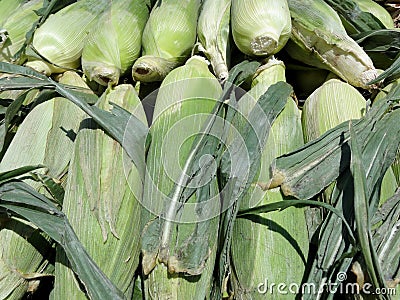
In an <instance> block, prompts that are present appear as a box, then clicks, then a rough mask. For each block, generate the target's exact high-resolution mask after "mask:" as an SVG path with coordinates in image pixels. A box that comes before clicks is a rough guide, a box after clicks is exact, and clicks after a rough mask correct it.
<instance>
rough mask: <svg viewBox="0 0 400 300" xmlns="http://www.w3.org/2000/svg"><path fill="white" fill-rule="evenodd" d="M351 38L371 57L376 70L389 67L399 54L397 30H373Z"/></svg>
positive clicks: (399, 46) (399, 45) (399, 44)
mask: <svg viewBox="0 0 400 300" xmlns="http://www.w3.org/2000/svg"><path fill="white" fill-rule="evenodd" d="M352 38H353V39H354V40H355V41H356V42H357V43H358V44H359V45H360V46H361V47H362V48H363V49H364V51H365V52H366V53H367V54H368V55H369V56H370V57H371V59H372V60H373V62H374V66H375V67H376V68H380V69H386V68H388V67H390V65H392V63H393V62H394V61H395V60H396V57H397V56H398V55H399V53H400V31H399V30H394V29H381V30H373V31H368V32H363V33H360V34H356V35H353V36H352Z"/></svg>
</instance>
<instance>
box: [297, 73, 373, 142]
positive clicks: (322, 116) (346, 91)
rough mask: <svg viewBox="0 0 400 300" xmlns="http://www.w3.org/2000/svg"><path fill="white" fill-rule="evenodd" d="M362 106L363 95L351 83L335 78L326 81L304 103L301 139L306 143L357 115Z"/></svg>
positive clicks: (362, 109) (363, 102) (360, 114)
mask: <svg viewBox="0 0 400 300" xmlns="http://www.w3.org/2000/svg"><path fill="white" fill-rule="evenodd" d="M366 107H367V103H366V101H365V99H364V97H363V96H362V95H361V94H360V92H358V91H357V90H356V89H355V88H354V87H352V86H351V85H349V84H347V83H345V82H343V81H340V80H337V79H331V80H328V81H326V82H325V83H324V84H323V85H322V86H320V87H319V88H318V89H316V90H315V91H314V93H312V94H311V95H310V96H309V97H308V98H307V100H306V101H305V102H304V106H303V114H302V124H303V132H304V141H305V142H306V143H308V142H309V141H312V140H314V139H316V138H318V137H319V136H321V135H322V134H323V133H325V132H326V131H328V130H329V129H332V128H333V127H335V126H336V125H339V124H340V123H342V122H344V121H347V120H351V119H359V118H361V117H362V116H363V115H364V114H365V110H366Z"/></svg>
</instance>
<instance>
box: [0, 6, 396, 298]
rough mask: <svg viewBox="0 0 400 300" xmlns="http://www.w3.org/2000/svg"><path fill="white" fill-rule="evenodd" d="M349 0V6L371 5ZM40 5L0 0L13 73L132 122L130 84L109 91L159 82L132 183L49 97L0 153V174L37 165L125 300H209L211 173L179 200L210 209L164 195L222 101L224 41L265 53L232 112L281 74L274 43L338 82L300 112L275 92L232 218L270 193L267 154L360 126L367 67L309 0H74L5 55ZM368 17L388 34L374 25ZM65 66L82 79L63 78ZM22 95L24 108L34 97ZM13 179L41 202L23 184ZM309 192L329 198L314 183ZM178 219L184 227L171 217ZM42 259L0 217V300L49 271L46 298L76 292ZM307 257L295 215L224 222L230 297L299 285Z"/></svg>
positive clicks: (331, 17)
mask: <svg viewBox="0 0 400 300" xmlns="http://www.w3.org/2000/svg"><path fill="white" fill-rule="evenodd" d="M364 1H365V0H364ZM153 2H155V3H153ZM361 2H363V1H360V8H363V9H365V10H367V9H371V7H373V6H374V5H376V3H374V2H373V1H371V2H370V3H369V5H367V6H362V4H361ZM42 4H43V3H42V1H39V0H31V1H28V2H26V3H25V1H8V0H0V7H1V6H3V5H4V9H3V10H0V14H2V13H3V12H4V16H8V14H9V15H10V17H2V16H1V15H0V25H1V27H2V28H4V30H3V31H2V32H0V34H1V38H2V40H1V43H0V49H1V53H2V58H1V60H2V61H8V62H11V61H12V62H14V63H25V61H26V63H25V65H26V66H28V67H31V68H33V69H35V70H37V71H39V72H41V73H44V74H46V75H48V76H50V75H52V74H53V75H54V74H56V73H62V75H61V76H60V78H57V80H59V81H60V82H61V83H64V84H68V85H72V86H75V87H79V88H80V89H83V90H84V91H87V92H89V93H93V91H92V90H91V89H90V88H89V85H92V84H93V83H92V82H91V81H95V82H97V83H98V84H100V85H103V86H108V88H107V89H106V90H105V91H104V93H102V95H101V97H100V98H99V101H98V102H97V103H96V104H95V105H96V106H97V107H99V108H100V109H102V110H105V111H109V110H110V109H111V107H112V105H114V104H116V105H118V106H121V107H123V108H124V109H126V110H127V111H129V112H130V113H132V114H133V115H135V116H136V117H137V118H138V119H139V120H140V121H141V122H142V123H143V124H146V126H147V120H146V116H145V112H144V109H143V105H142V104H141V103H140V100H141V99H140V98H139V96H138V92H137V91H136V90H135V89H134V87H133V86H132V85H130V84H120V82H121V78H123V77H125V78H128V79H127V81H129V80H130V78H129V77H132V78H133V79H134V80H135V81H141V82H153V81H160V82H161V86H160V90H159V92H158V95H157V97H156V104H155V107H154V114H153V116H152V118H153V122H152V124H151V127H150V130H149V136H150V137H151V143H150V145H149V146H148V147H149V148H148V149H147V152H146V153H147V156H146V165H147V170H146V173H145V174H143V173H142V172H141V171H140V170H139V169H138V168H137V166H135V165H134V164H133V163H132V162H130V161H127V160H126V157H124V150H123V149H122V147H121V145H119V144H118V142H117V141H115V140H113V139H112V138H111V137H110V136H108V135H107V134H106V133H104V131H102V130H101V129H100V128H99V127H97V125H96V124H95V122H94V121H93V120H92V119H90V118H88V116H86V115H85V114H84V113H83V112H82V111H80V110H79V109H78V108H77V107H75V106H74V105H73V104H71V103H70V102H68V101H67V100H66V99H64V98H60V97H57V98H53V99H52V100H50V101H47V102H44V103H41V104H39V105H37V106H36V107H35V108H34V109H33V110H32V111H31V112H30V113H29V114H28V116H27V117H26V118H25V120H24V121H23V123H22V124H21V125H20V126H19V128H18V130H17V132H16V135H15V137H14V138H13V140H12V142H11V143H10V145H9V146H8V148H7V150H6V151H5V154H4V155H3V156H2V157H0V159H1V166H0V172H2V171H5V170H10V169H14V168H17V167H21V166H25V165H34V164H43V165H45V166H46V169H45V170H44V171H43V172H44V173H45V174H46V175H48V176H50V177H51V178H53V179H55V180H57V181H58V182H60V183H61V184H62V185H63V187H65V190H66V193H65V196H64V199H63V203H62V210H63V211H64V212H65V214H66V215H67V217H68V219H69V221H70V223H71V225H72V226H73V228H74V230H75V232H76V233H77V236H78V237H79V239H80V241H81V243H82V244H83V245H84V247H85V249H86V250H87V251H88V253H89V255H90V256H91V257H92V258H93V259H94V261H95V262H96V264H97V265H98V266H99V267H100V268H101V269H102V270H103V272H104V273H105V274H106V275H107V276H108V277H109V278H110V279H111V281H112V282H113V283H114V284H115V285H116V286H117V288H118V289H120V290H121V291H122V293H123V294H124V296H125V297H126V299H136V298H137V297H140V298H141V297H143V298H145V299H209V298H210V290H211V288H212V285H213V281H214V279H213V276H214V275H215V274H214V270H215V264H216V262H215V257H216V254H217V251H218V243H217V241H218V222H219V217H218V214H216V215H213V213H214V212H215V211H217V212H219V209H220V205H221V202H220V201H223V199H219V194H218V192H219V190H218V188H219V186H218V180H217V179H216V178H213V179H212V181H211V182H210V183H208V185H207V187H206V188H209V189H210V191H209V193H210V199H198V195H197V194H196V193H195V192H194V193H193V195H192V196H191V197H190V198H189V200H188V203H189V204H195V203H198V202H202V201H206V200H208V203H207V205H209V210H210V211H200V210H199V209H197V210H195V212H193V211H190V212H186V211H185V209H186V208H185V207H180V206H179V205H180V203H179V201H178V199H176V198H174V197H175V195H174V194H170V193H171V191H175V190H176V189H175V187H176V186H177V185H178V186H179V184H181V180H182V178H183V177H182V174H184V175H186V174H185V171H187V168H186V167H187V165H186V163H187V161H190V155H191V152H190V151H191V149H192V147H193V145H194V141H195V138H196V135H197V134H198V133H199V132H200V131H201V129H202V128H203V126H204V124H205V123H206V121H207V118H208V116H209V115H210V114H211V113H212V110H213V108H214V106H215V104H216V103H217V101H218V99H219V97H220V96H221V95H222V88H221V85H220V83H223V82H224V81H225V80H226V79H227V77H228V70H229V69H230V67H231V65H230V64H231V60H232V61H233V59H232V57H231V48H233V44H232V41H231V40H230V35H232V38H233V42H234V44H235V45H236V46H237V48H238V49H239V50H240V51H241V52H243V53H244V54H246V55H248V56H249V57H255V58H260V59H265V61H264V62H265V64H264V65H263V66H262V67H260V68H259V69H258V70H257V73H256V74H255V75H254V77H253V78H252V80H253V81H252V84H251V86H252V87H251V89H250V90H249V91H248V93H246V96H245V97H243V98H242V99H241V100H240V101H239V104H238V105H239V106H238V111H239V112H240V113H241V114H243V116H244V117H247V116H248V114H249V113H250V111H251V109H252V108H253V107H254V106H255V105H256V101H257V100H258V99H259V98H260V97H261V96H262V95H263V94H264V93H265V92H266V91H267V90H268V88H269V87H270V86H271V85H273V84H274V83H277V82H280V81H286V78H285V65H284V63H283V62H282V61H279V60H277V59H274V58H270V57H271V56H272V55H274V54H279V52H280V51H281V50H282V49H285V51H286V52H287V53H289V55H290V56H291V57H293V58H295V59H298V60H301V61H303V62H305V63H307V64H309V65H312V66H316V67H318V68H321V69H324V70H328V71H330V72H332V73H333V74H335V75H336V76H338V79H330V80H327V81H325V82H324V84H323V85H321V86H320V87H318V88H317V89H316V90H315V91H314V92H313V93H312V94H311V95H310V96H309V97H308V98H307V99H306V100H305V103H304V106H303V110H302V111H301V110H300V109H299V108H298V105H297V103H296V102H295V100H294V99H293V98H289V99H287V104H286V106H285V108H284V110H283V111H282V112H281V113H280V115H279V116H278V118H277V119H276V121H275V122H274V123H273V124H272V128H271V133H270V136H269V137H268V140H267V142H266V145H265V147H264V149H262V158H261V160H262V162H261V168H260V170H259V171H258V173H259V176H258V177H257V181H256V182H253V184H252V185H251V188H250V189H249V190H248V191H246V195H245V197H244V199H243V200H242V203H240V207H241V208H242V209H246V208H249V207H252V206H255V205H259V204H266V203H273V202H276V201H280V200H283V199H286V198H285V196H283V194H282V193H281V190H280V189H279V188H275V189H270V190H268V182H269V180H270V175H269V169H270V165H271V163H272V161H273V160H274V159H275V158H276V157H278V156H280V155H283V154H285V153H288V152H290V151H292V150H295V149H296V148H298V147H300V146H301V145H302V144H304V143H306V142H309V141H311V140H314V139H316V138H318V137H319V136H320V135H322V134H323V133H324V132H325V131H327V130H329V129H331V128H333V127H335V126H336V125H338V124H340V123H341V122H343V121H346V120H349V119H358V118H360V117H361V116H362V115H363V114H364V112H365V108H366V106H367V103H366V101H365V99H364V97H363V96H362V95H361V94H360V93H359V92H358V91H357V90H356V89H355V88H354V87H353V86H355V87H359V88H364V89H369V88H370V87H369V86H368V85H367V83H368V82H369V81H370V80H371V79H374V78H375V77H376V76H377V73H378V70H377V69H376V68H375V67H374V65H373V62H372V60H371V59H370V58H369V56H368V55H367V54H366V53H365V52H364V51H363V49H362V48H361V47H360V46H358V44H357V43H356V42H355V41H354V40H353V39H352V38H351V37H350V36H349V35H348V33H347V32H346V29H347V28H345V27H344V26H343V25H342V21H341V19H340V18H339V16H338V15H337V13H336V12H335V11H334V10H333V9H332V8H331V7H330V6H329V5H328V4H326V2H324V1H322V0H302V1H298V0H288V1H278V0H273V1H255V0H252V1H246V2H245V1H243V0H204V1H200V0H181V1H173V0H158V1H150V0H129V1H127V0H124V1H123V0H113V1H111V0H96V1H95V0H80V1H77V2H74V3H72V4H70V5H68V6H66V7H65V8H63V9H62V10H60V11H58V12H57V13H55V14H53V15H50V17H49V18H48V19H47V20H46V21H45V22H44V23H43V24H42V25H41V26H40V27H39V28H38V29H36V30H35V33H34V36H33V40H32V43H31V46H32V47H31V48H32V49H31V50H29V51H27V52H26V55H25V56H22V57H21V58H20V59H19V60H17V61H15V60H14V59H15V57H14V56H15V54H16V53H17V51H18V50H19V48H20V47H21V46H22V45H23V43H24V41H25V34H26V33H27V32H28V31H29V30H31V27H32V26H31V25H32V24H33V23H34V22H35V21H37V20H38V19H39V16H38V15H37V14H36V13H35V12H34V10H37V9H39V8H40V7H41V5H42ZM6 7H7V8H9V10H8V12H6V11H7V10H6ZM378 7H380V6H378ZM11 12H13V13H11ZM382 15H383V16H384V17H387V15H386V14H385V12H382ZM1 18H4V21H3V19H1ZM384 20H385V21H384V24H385V25H386V26H387V27H388V28H390V27H392V25H393V24H392V22H391V19H390V18H389V19H384ZM59 24H63V25H62V26H59ZM196 40H198V43H197V47H198V50H200V52H202V53H204V55H205V56H206V57H207V59H208V60H209V61H210V65H211V68H209V65H208V62H207V60H205V59H204V58H203V57H200V56H192V57H191V58H189V57H190V56H191V53H192V52H193V51H194V49H196ZM80 67H81V70H82V72H83V73H84V74H85V77H84V78H81V77H80V76H79V75H78V74H77V73H75V72H72V71H66V70H69V69H79V68H80ZM210 69H211V71H210ZM127 75H128V76H127ZM130 75H131V76H130ZM331 76H332V77H334V75H331ZM340 79H341V80H343V81H341V80H340ZM141 87H142V86H141V85H140V86H139V88H141ZM35 92H36V91H35V90H34V91H31V92H30V93H31V94H29V96H27V97H26V99H25V104H29V101H32V99H35V97H36V94H35ZM0 98H2V99H6V98H16V96H13V95H6V94H1V96H0ZM349 107H351V109H349ZM238 126H240V125H238ZM149 139H150V138H149ZM177 146H179V147H180V148H179V149H176V147H177ZM27 182H28V183H29V184H31V185H32V186H33V187H35V188H37V189H39V190H41V191H42V192H43V193H47V191H44V190H43V188H42V187H41V186H40V185H39V184H37V183H36V182H33V181H27ZM383 184H384V185H385V186H386V188H384V189H382V195H381V199H382V202H383V201H384V200H386V199H387V198H389V197H390V196H391V195H393V193H394V190H395V189H396V187H397V186H398V181H397V182H396V180H395V176H394V174H393V172H392V170H390V171H389V172H388V173H387V176H386V177H385V180H384V183H383ZM325 194H326V195H325V197H329V189H326V190H325ZM60 205H61V204H60ZM185 213H189V214H191V215H190V216H191V217H192V218H194V220H200V221H198V222H197V223H185V221H182V220H183V219H184V217H185V216H186V215H185ZM186 217H187V216H186ZM179 221H182V222H181V223H179ZM16 249H18V251H17V250H16ZM55 252H56V257H55V262H54V258H52V257H51V255H49V253H52V254H53V255H54V245H52V243H51V240H50V239H49V237H48V236H46V235H45V234H43V233H42V232H40V231H39V230H38V229H37V228H35V227H34V226H33V225H32V224H30V223H29V222H26V221H23V220H22V219H18V218H10V219H6V221H3V220H2V219H1V218H0V299H21V298H22V297H23V295H24V294H25V293H26V292H34V291H35V290H36V288H37V287H38V285H39V283H40V280H41V279H42V278H47V277H52V276H54V278H55V282H54V289H53V290H52V292H51V298H52V299H63V298H71V299H86V298H87V293H86V291H85V287H84V286H82V284H81V282H80V281H79V278H77V277H76V276H75V274H74V272H73V270H72V268H71V266H70V265H69V263H68V260H67V258H66V256H65V254H64V253H63V251H62V249H61V248H57V249H56V251H55ZM308 252H309V233H308V228H307V222H306V215H305V209H303V208H291V209H287V210H285V211H283V212H274V213H268V214H258V215H255V216H254V218H247V219H237V220H236V221H235V226H234V230H233V236H232V247H231V269H232V273H231V276H230V278H229V285H230V289H231V290H232V294H233V295H234V297H237V299H265V295H264V294H262V293H260V290H259V289H258V288H259V284H260V283H261V284H264V283H265V282H264V280H265V279H266V278H268V280H270V281H271V282H292V283H298V284H300V283H301V281H302V280H303V279H304V278H303V276H304V272H305V270H306V264H307V257H308ZM22 258H23V259H22ZM138 278H141V284H140V285H141V289H142V291H141V292H139V294H138V290H137V285H138V284H137V283H135V281H136V280H138ZM227 290H229V288H227ZM274 297H275V298H274ZM286 297H287V299H294V296H293V295H286ZM283 298H284V296H283V295H279V294H278V295H272V296H271V299H283ZM285 299H286V298H285Z"/></svg>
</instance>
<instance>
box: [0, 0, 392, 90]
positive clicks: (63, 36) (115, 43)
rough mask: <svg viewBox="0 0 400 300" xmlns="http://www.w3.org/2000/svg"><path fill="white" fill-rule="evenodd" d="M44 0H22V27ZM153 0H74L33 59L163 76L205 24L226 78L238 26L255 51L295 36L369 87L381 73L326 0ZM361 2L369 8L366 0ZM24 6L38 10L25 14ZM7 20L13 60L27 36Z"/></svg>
mask: <svg viewBox="0 0 400 300" xmlns="http://www.w3.org/2000/svg"><path fill="white" fill-rule="evenodd" d="M3 2H4V1H3ZM37 2H40V1H30V2H29V3H27V4H24V6H22V7H18V11H19V12H20V13H19V15H18V14H16V15H14V16H12V17H11V18H10V20H7V22H12V21H13V19H17V20H18V21H19V22H20V23H21V21H23V22H22V23H24V24H22V23H21V24H19V26H21V27H22V26H24V28H23V29H21V30H19V29H18V31H19V32H22V33H23V32H25V33H26V32H27V31H28V30H29V29H30V27H29V24H28V22H29V21H30V22H32V20H34V18H35V17H36V18H37V16H36V15H35V14H34V13H33V10H34V9H35V7H36V6H35V7H30V6H31V5H34V3H35V4H36V3H37ZM5 4H6V3H5ZM371 5H372V6H373V7H375V6H378V7H379V8H380V6H379V5H377V4H376V3H374V2H373V1H371V3H370V5H369V8H368V9H369V10H371V9H372V8H373V7H372V8H371ZM25 6H26V7H25ZM150 7H151V3H150V0H130V1H106V0H101V1H93V0H81V1H78V2H76V3H73V4H71V5H68V6H67V7H65V8H64V9H62V10H61V11H59V12H57V13H56V14H54V15H51V16H50V17H49V18H48V20H46V22H45V23H44V24H43V25H42V26H40V28H38V29H37V30H36V31H35V34H34V37H33V43H32V46H33V49H34V53H32V52H31V55H30V56H29V57H28V63H27V66H30V67H32V68H34V69H36V70H38V71H40V72H43V73H45V74H46V75H50V74H52V73H58V72H62V71H64V70H66V69H74V68H78V67H79V66H80V65H82V69H83V71H84V72H85V74H86V75H87V76H88V78H89V79H90V80H95V81H97V82H98V83H100V84H102V85H107V84H108V83H110V84H112V85H115V84H117V83H118V82H119V78H120V77H121V76H122V75H126V73H127V72H128V71H130V69H131V68H132V76H133V78H134V79H135V80H138V81H144V82H149V81H160V80H162V79H163V78H164V77H165V75H166V74H168V72H170V71H171V70H172V69H173V68H175V67H177V66H179V65H182V64H183V63H184V62H185V60H186V59H187V58H188V57H189V56H190V53H191V49H192V48H193V46H194V44H195V42H196V31H197V32H198V37H199V42H200V49H201V50H203V51H204V53H205V54H206V55H207V57H208V58H209V59H210V61H211V64H212V66H213V69H214V71H215V73H216V75H217V77H219V78H220V79H221V80H224V79H225V78H226V72H227V70H228V66H229V55H228V54H227V53H229V49H228V47H230V43H229V38H228V36H229V32H230V26H231V29H232V36H233V39H234V42H235V44H236V45H237V47H238V48H239V49H240V50H241V51H242V52H243V53H245V54H248V55H250V56H258V57H265V56H270V55H273V54H275V53H277V52H279V51H280V50H281V49H282V48H283V47H284V46H285V45H286V44H287V42H288V41H289V40H290V42H289V45H288V46H287V47H286V50H287V51H288V52H289V54H290V55H291V56H293V57H294V58H297V59H300V60H302V61H305V62H307V63H309V64H311V65H314V66H318V67H321V68H325V69H328V70H331V71H332V72H334V73H335V74H337V75H338V76H339V77H340V78H342V79H343V80H345V81H347V82H349V83H350V84H352V85H354V86H358V87H364V88H365V87H366V83H367V82H368V81H370V80H371V79H373V78H375V77H376V72H377V71H376V70H375V68H374V66H373V63H372V61H371V59H370V58H369V57H368V55H366V54H365V52H364V51H363V50H362V49H361V48H360V47H359V46H358V45H357V43H355V42H354V40H352V39H351V38H350V37H349V36H348V35H347V33H346V31H345V28H344V27H343V25H342V22H341V20H340V18H339V16H338V15H337V13H336V12H335V11H334V10H333V9H332V8H331V7H330V6H329V5H328V4H326V3H325V2H324V1H323V0H317V1H295V0H290V1H269V2H268V3H265V2H262V1H261V2H260V1H252V2H249V3H248V2H246V3H245V2H243V1H239V0H231V1H227V0H225V1H205V2H204V3H203V5H201V1H199V0H197V1H195V0H191V1H189V0H187V1H180V2H179V3H178V2H176V1H171V0H164V1H158V2H157V3H155V4H154V6H153V8H152V10H151V11H149V9H150ZM360 7H361V8H363V7H364V8H365V7H366V6H365V3H364V4H360ZM36 8H37V7H36ZM21 12H24V14H29V16H30V17H26V16H25V15H24V16H21ZM381 14H382V13H381ZM31 15H32V16H31ZM305 16H307V17H305ZM382 16H383V17H382V19H383V20H384V21H383V22H384V23H385V24H387V25H386V26H387V27H388V28H390V27H391V26H393V22H392V23H390V21H389V20H388V18H387V17H388V14H387V13H386V15H385V14H382ZM32 18H33V19H32ZM197 19H198V20H199V21H198V22H197ZM389 19H390V17H389ZM7 22H6V24H4V28H5V29H6V30H7V28H10V29H9V30H10V32H9V33H8V34H9V38H8V40H9V41H10V40H11V42H12V43H13V46H12V47H11V48H10V47H7V48H6V49H5V50H4V51H6V52H8V55H7V56H4V55H3V60H4V59H6V60H8V61H10V59H11V58H12V55H13V54H15V52H16V50H15V49H17V48H18V46H19V45H20V43H21V41H22V40H23V36H17V35H16V34H14V33H13V32H12V31H13V30H16V29H17V28H15V25H13V24H7ZM14 22H15V21H14ZM25 23H26V24H25ZM57 24H63V26H58V25H57ZM14 39H15V43H14V41H13V40H14ZM171 41H172V42H171ZM3 47H4V46H3ZM328 49H329V50H330V51H328ZM35 53H36V54H35ZM140 53H141V57H139V56H140Z"/></svg>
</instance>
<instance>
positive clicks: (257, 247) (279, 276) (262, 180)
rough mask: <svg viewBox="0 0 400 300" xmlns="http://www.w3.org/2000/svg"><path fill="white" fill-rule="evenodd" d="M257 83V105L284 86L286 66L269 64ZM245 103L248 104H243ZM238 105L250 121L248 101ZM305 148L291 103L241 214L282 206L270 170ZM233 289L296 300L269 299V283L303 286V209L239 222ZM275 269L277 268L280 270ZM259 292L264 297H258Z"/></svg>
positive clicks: (244, 295)
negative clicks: (254, 208)
mask: <svg viewBox="0 0 400 300" xmlns="http://www.w3.org/2000/svg"><path fill="white" fill-rule="evenodd" d="M257 73H258V74H257V77H255V79H254V80H253V83H252V86H253V88H252V89H251V90H250V91H249V95H251V97H254V98H253V99H258V98H259V97H260V96H261V95H262V94H263V93H264V92H266V90H267V89H268V87H269V86H271V85H272V84H274V83H276V82H278V81H285V67H284V65H283V63H282V62H280V61H277V60H270V61H269V62H268V63H267V64H266V65H264V66H262V67H261V68H260V69H259V70H258V72H257ZM243 99H246V102H242V100H243ZM243 99H241V100H240V101H239V111H240V112H242V113H244V115H245V116H246V115H247V114H248V113H249V111H250V110H251V108H252V107H253V106H254V101H255V100H250V97H247V98H243ZM302 144H303V133H302V129H301V113H300V110H299V109H298V108H297V105H296V103H295V102H294V101H293V99H291V98H289V99H288V102H287V104H286V106H285V108H284V109H283V111H282V112H281V113H280V114H279V116H278V117H277V119H276V120H275V122H274V123H273V124H272V128H271V132H270V135H269V137H268V140H267V142H266V146H265V148H264V150H263V153H262V158H261V160H262V165H261V170H260V172H259V177H258V180H257V182H255V183H254V184H253V185H252V187H251V188H250V190H249V191H248V193H247V194H246V196H245V198H243V201H242V203H241V209H246V208H249V207H252V206H254V205H263V204H268V203H271V202H275V201H281V200H284V197H283V195H282V194H281V192H280V190H279V188H275V189H272V190H268V191H266V190H265V189H266V187H267V182H268V181H269V179H270V178H269V165H270V164H271V162H272V160H273V159H274V158H275V157H277V156H280V155H283V154H285V153H287V152H289V151H292V150H294V149H296V148H298V147H300V146H301V145H302ZM231 253H232V259H231V260H232V265H233V267H232V270H234V274H232V283H233V288H234V291H233V293H234V295H235V297H237V299H294V297H295V295H293V294H292V295H290V294H288V295H283V294H277V293H276V291H275V293H273V294H269V293H267V294H265V293H262V292H260V291H263V290H264V289H266V288H267V285H270V284H271V283H281V282H283V283H288V284H289V283H296V284H299V285H300V283H301V280H302V276H303V273H304V271H305V260H306V258H307V255H308V231H307V224H306V219H305V214H304V209H299V208H290V209H287V210H285V211H281V212H272V213H268V214H257V215H254V216H253V217H251V218H245V219H243V218H237V219H236V221H235V225H234V230H233V236H232V246H231ZM277 266H279V267H278V268H277ZM259 290H260V291H259Z"/></svg>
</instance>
